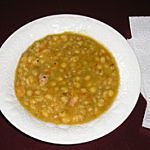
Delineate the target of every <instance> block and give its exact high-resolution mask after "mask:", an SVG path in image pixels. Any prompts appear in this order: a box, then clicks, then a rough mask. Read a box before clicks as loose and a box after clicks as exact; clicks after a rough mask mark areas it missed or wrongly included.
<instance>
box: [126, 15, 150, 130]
mask: <svg viewBox="0 0 150 150" xmlns="http://www.w3.org/2000/svg"><path fill="white" fill-rule="evenodd" d="M129 22H130V28H131V34H132V38H131V39H129V40H128V42H129V44H130V45H131V47H132V48H133V50H134V52H135V54H136V56H137V58H138V62H139V65H140V69H141V76H142V81H141V93H142V95H143V96H144V98H145V99H146V101H147V108H146V111H145V115H144V119H143V124H142V126H143V127H145V128H149V129H150V17H129Z"/></svg>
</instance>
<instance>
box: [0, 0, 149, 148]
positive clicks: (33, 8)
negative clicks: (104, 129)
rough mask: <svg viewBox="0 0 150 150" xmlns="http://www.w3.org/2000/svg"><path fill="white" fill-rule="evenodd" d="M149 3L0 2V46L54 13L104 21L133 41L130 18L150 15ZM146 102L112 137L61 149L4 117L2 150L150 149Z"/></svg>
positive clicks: (0, 126)
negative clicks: (17, 126)
mask: <svg viewBox="0 0 150 150" xmlns="http://www.w3.org/2000/svg"><path fill="white" fill-rule="evenodd" d="M149 3H150V2H149V0H143V1H138V0H137V1H130V2H127V1H121V0H120V1H119V0H118V1H117V0H103V1H101V0H99V1H95V0H89V1H88V0H87V1H85V0H72V1H71V0H43V1H42V0H41V1H38V0H36V1H33V0H32V1H27V0H26V1H21V0H20V1H17V0H12V1H8V0H1V1H0V18H1V21H0V44H1V45H2V44H3V42H4V41H5V40H6V39H7V38H8V36H10V35H11V34H12V33H13V32H14V31H15V30H17V29H18V28H19V27H21V26H23V25H24V24H26V23H28V22H30V21H33V20H35V19H38V18H40V17H44V16H48V15H53V14H62V13H63V14H64V13H65V14H81V15H86V16H89V17H93V18H95V19H98V20H101V21H103V22H105V23H107V24H109V25H110V26H112V27H113V28H115V29H116V30H118V31H119V32H120V33H121V34H122V35H123V36H124V37H125V38H130V37H131V36H130V29H129V21H128V17H129V16H145V15H146V16H150V4H149ZM145 107H146V102H145V100H144V98H143V97H142V96H141V95H140V97H139V100H138V103H137V105H136V107H135V109H134V110H133V112H132V113H131V115H130V116H129V117H128V119H127V120H126V121H125V122H124V123H123V124H122V125H121V126H120V127H119V128H117V129H116V130H115V131H114V132H112V133H110V134H109V135H107V136H105V137H103V138H101V139H98V140H95V141H92V142H88V143H85V144H80V145H71V146H60V145H55V144H48V143H44V142H40V141H38V140H35V139H32V138H30V137H28V136H26V135H25V134H23V133H21V132H20V131H18V130H17V129H16V128H15V127H13V126H12V125H11V124H10V123H9V122H8V121H7V120H6V119H5V118H4V116H3V115H2V114H1V116H0V137H1V139H0V149H1V150H9V149H11V150H20V149H21V150H63V149H64V150H81V149H87V150H148V149H149V147H150V134H149V131H148V132H147V130H144V129H143V128H141V124H142V119H143V115H144V110H145Z"/></svg>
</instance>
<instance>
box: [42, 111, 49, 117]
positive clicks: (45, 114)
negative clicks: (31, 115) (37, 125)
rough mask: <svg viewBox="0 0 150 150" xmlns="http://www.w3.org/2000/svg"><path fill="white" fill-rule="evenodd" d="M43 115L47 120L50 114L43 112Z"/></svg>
mask: <svg viewBox="0 0 150 150" xmlns="http://www.w3.org/2000/svg"><path fill="white" fill-rule="evenodd" d="M42 115H43V116H44V117H46V118H47V117H48V116H49V114H48V112H47V111H46V110H43V111H42Z"/></svg>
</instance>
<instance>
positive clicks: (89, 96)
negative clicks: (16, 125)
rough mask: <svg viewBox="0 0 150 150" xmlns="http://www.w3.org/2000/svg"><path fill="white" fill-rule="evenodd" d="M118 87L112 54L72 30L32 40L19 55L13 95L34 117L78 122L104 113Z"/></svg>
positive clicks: (66, 122)
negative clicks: (14, 94)
mask: <svg viewBox="0 0 150 150" xmlns="http://www.w3.org/2000/svg"><path fill="white" fill-rule="evenodd" d="M118 87H119V71H118V68H117V65H116V62H115V59H114V58H113V56H112V55H111V53H110V52H109V51H108V50H107V49H106V48H105V47H104V46H102V45H101V44H100V43H98V42H96V41H95V40H94V39H92V38H90V37H87V36H84V35H81V34H77V33H72V32H65V33H62V34H53V35H48V36H46V37H44V38H42V39H40V40H38V41H35V42H34V43H33V44H32V45H31V46H30V47H29V48H28V49H27V50H26V51H25V52H24V53H23V54H22V56H21V58H20V60H19V63H18V66H17V69H16V75H15V93H16V96H17V98H18V100H19V101H20V103H21V104H22V105H23V107H24V108H25V109H26V110H28V112H30V113H31V114H32V115H33V116H35V117H36V118H38V119H40V120H42V121H46V122H51V123H55V124H69V125H73V124H82V123H86V122H89V121H91V120H93V119H95V118H97V117H99V116H100V115H101V114H102V113H104V112H105V111H106V110H107V109H108V108H109V107H110V106H111V104H112V103H113V101H114V99H115V97H116V95H117V92H118Z"/></svg>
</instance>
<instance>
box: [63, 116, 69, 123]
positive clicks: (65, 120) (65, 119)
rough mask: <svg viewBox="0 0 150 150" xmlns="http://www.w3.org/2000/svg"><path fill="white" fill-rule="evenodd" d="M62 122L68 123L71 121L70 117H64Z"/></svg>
mask: <svg viewBox="0 0 150 150" xmlns="http://www.w3.org/2000/svg"><path fill="white" fill-rule="evenodd" d="M62 122H63V123H65V124H67V123H69V122H70V119H69V118H67V117H64V118H62Z"/></svg>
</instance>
